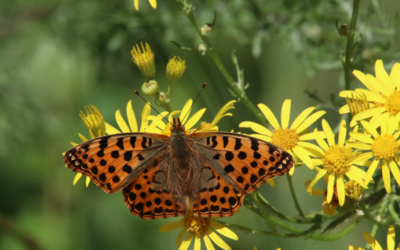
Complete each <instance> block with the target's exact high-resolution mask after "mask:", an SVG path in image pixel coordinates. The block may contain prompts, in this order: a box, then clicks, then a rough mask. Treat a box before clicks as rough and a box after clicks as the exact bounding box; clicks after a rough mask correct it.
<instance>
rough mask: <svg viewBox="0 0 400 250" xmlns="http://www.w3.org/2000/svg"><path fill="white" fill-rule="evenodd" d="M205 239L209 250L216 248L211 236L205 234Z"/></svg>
mask: <svg viewBox="0 0 400 250" xmlns="http://www.w3.org/2000/svg"><path fill="white" fill-rule="evenodd" d="M203 239H204V243H206V248H207V250H215V248H214V246H213V244H212V243H211V240H210V238H208V236H207V235H205V236H204V238H203ZM179 250H180V249H179Z"/></svg>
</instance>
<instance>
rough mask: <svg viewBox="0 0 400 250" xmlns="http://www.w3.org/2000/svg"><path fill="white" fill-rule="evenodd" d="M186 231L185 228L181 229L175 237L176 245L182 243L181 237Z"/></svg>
mask: <svg viewBox="0 0 400 250" xmlns="http://www.w3.org/2000/svg"><path fill="white" fill-rule="evenodd" d="M186 233H187V231H186V229H183V230H182V231H181V232H180V233H179V234H178V236H177V237H176V246H177V247H179V246H180V245H181V244H182V238H183V236H185V235H186Z"/></svg>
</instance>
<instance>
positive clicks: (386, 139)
mask: <svg viewBox="0 0 400 250" xmlns="http://www.w3.org/2000/svg"><path fill="white" fill-rule="evenodd" d="M371 151H372V153H373V154H374V156H375V157H378V158H380V159H385V160H387V159H389V158H393V157H394V156H395V155H397V154H398V153H399V151H400V150H399V143H398V142H397V141H396V140H395V139H394V137H393V136H392V135H384V136H378V137H377V138H375V141H374V142H373V143H372V149H371Z"/></svg>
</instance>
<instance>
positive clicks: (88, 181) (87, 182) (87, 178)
mask: <svg viewBox="0 0 400 250" xmlns="http://www.w3.org/2000/svg"><path fill="white" fill-rule="evenodd" d="M89 183H90V178H89V176H86V187H88V186H89Z"/></svg>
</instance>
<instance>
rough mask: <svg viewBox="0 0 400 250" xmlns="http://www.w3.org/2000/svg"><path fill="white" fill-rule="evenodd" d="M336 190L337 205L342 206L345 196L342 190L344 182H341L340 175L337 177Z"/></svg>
mask: <svg viewBox="0 0 400 250" xmlns="http://www.w3.org/2000/svg"><path fill="white" fill-rule="evenodd" d="M336 190H337V193H338V197H339V205H340V206H343V204H344V200H345V196H346V194H345V190H344V182H343V177H342V175H338V177H337V180H336Z"/></svg>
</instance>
